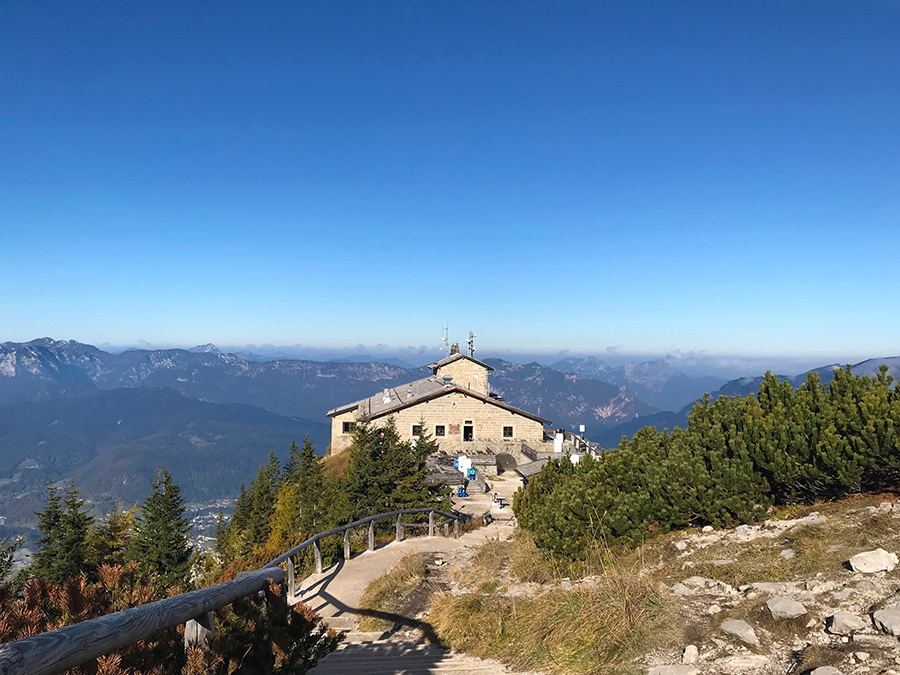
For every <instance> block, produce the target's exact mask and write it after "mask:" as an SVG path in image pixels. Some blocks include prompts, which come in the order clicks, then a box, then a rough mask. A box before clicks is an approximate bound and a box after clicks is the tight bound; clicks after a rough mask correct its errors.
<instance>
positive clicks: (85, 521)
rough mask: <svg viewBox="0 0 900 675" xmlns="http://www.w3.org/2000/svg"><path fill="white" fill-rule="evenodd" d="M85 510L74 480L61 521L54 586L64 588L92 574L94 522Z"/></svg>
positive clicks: (69, 487) (69, 486)
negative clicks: (90, 543)
mask: <svg viewBox="0 0 900 675" xmlns="http://www.w3.org/2000/svg"><path fill="white" fill-rule="evenodd" d="M83 507H84V500H83V499H79V498H78V490H77V489H76V488H75V481H74V479H71V480H69V485H68V487H67V488H66V499H65V501H64V502H63V511H62V513H61V515H60V518H59V550H58V551H57V562H56V565H55V566H54V568H53V573H52V574H51V576H50V579H51V581H53V582H54V583H57V584H61V583H62V582H64V581H65V580H66V579H70V578H72V577H77V576H79V575H81V574H87V573H89V572H90V571H91V565H90V564H89V563H88V533H89V532H90V529H91V525H92V524H93V520H94V519H93V517H91V515H90V514H89V513H88V512H87V511H85V510H84V509H83Z"/></svg>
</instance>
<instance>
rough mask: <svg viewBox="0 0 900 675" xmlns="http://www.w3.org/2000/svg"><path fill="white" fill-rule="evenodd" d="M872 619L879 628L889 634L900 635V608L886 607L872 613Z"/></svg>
mask: <svg viewBox="0 0 900 675" xmlns="http://www.w3.org/2000/svg"><path fill="white" fill-rule="evenodd" d="M872 621H874V622H875V627H876V628H878V629H879V630H881V631H883V632H885V633H888V634H889V635H900V608H898V607H886V608H885V609H879V610H878V611H877V612H875V613H874V614H872Z"/></svg>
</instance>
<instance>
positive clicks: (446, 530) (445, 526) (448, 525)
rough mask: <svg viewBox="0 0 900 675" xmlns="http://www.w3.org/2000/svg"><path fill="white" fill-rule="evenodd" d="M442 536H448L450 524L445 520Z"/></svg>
mask: <svg viewBox="0 0 900 675" xmlns="http://www.w3.org/2000/svg"><path fill="white" fill-rule="evenodd" d="M444 536H445V537H449V536H450V523H448V522H447V521H446V520H445V521H444Z"/></svg>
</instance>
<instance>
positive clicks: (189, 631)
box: [184, 612, 216, 650]
mask: <svg viewBox="0 0 900 675" xmlns="http://www.w3.org/2000/svg"><path fill="white" fill-rule="evenodd" d="M215 635H216V625H215V623H214V621H213V613H212V612H206V613H204V614H201V615H200V616H198V617H197V618H196V619H191V620H190V621H188V622H187V623H185V624H184V648H185V650H187V649H188V648H190V647H200V648H201V649H206V648H207V647H208V646H209V642H210V640H212V639H213V638H214V637H215Z"/></svg>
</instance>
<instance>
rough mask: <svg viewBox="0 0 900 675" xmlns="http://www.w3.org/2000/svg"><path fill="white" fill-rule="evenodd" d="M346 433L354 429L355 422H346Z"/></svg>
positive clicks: (344, 427)
mask: <svg viewBox="0 0 900 675" xmlns="http://www.w3.org/2000/svg"><path fill="white" fill-rule="evenodd" d="M342 428H343V431H344V433H345V434H349V433H350V432H351V431H353V422H344V426H343V427H342Z"/></svg>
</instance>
